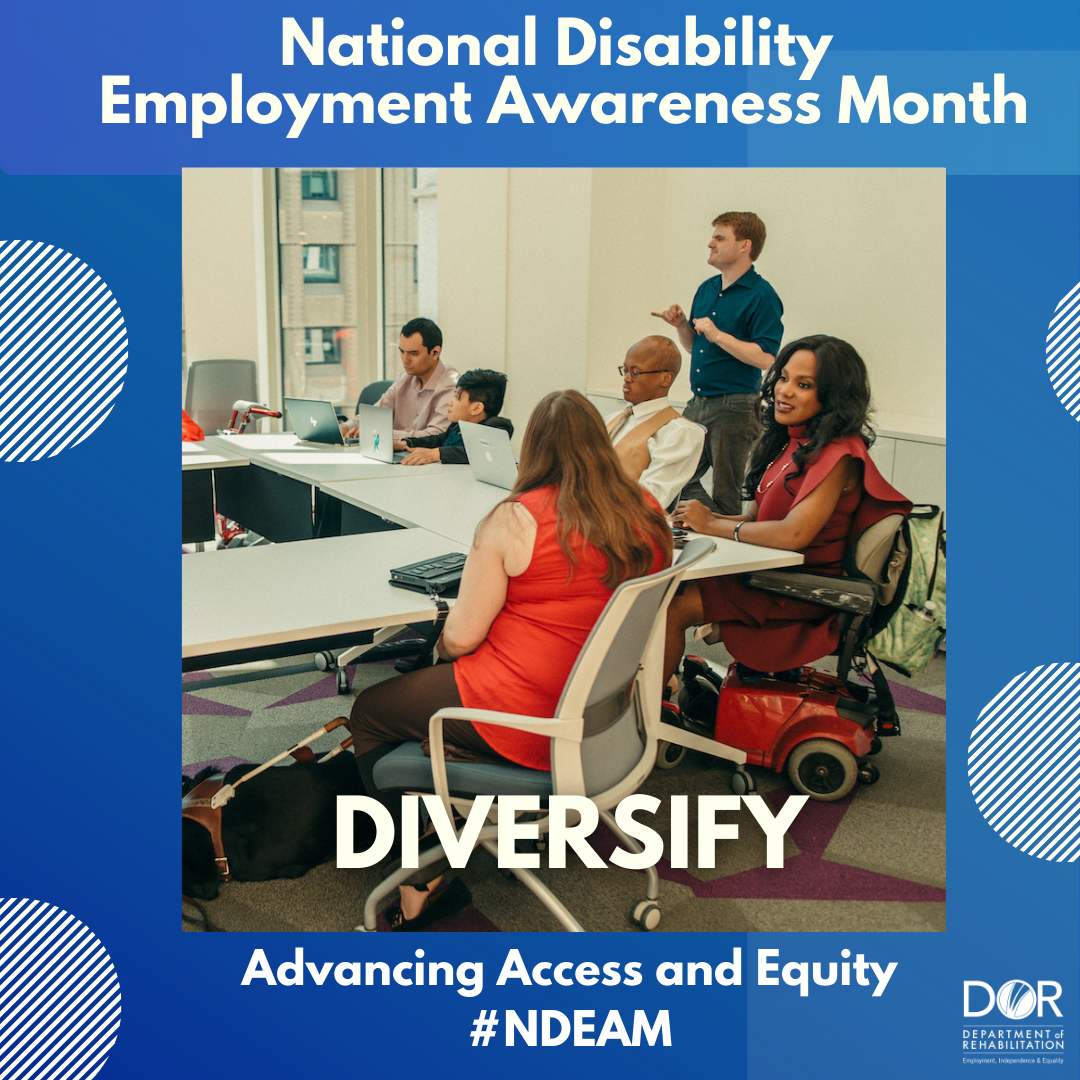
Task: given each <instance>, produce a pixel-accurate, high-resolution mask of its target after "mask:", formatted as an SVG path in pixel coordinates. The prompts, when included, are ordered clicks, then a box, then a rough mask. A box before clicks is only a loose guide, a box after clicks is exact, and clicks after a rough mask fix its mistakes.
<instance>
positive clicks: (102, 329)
mask: <svg viewBox="0 0 1080 1080" xmlns="http://www.w3.org/2000/svg"><path fill="white" fill-rule="evenodd" d="M127 358H128V348H127V331H126V330H125V328H124V318H123V316H122V315H121V313H120V308H119V306H118V305H117V303H116V300H115V299H114V298H113V295H112V293H111V292H110V291H109V287H108V285H106V284H105V282H104V281H102V280H101V278H99V277H98V276H97V274H95V273H94V271H93V270H91V269H90V267H89V266H87V265H86V264H85V263H84V262H82V261H81V260H79V259H77V258H76V257H75V256H74V255H72V254H70V253H69V252H67V251H64V250H62V249H61V248H58V247H53V246H52V245H51V244H43V243H40V242H39V241H35V240H0V461H38V460H39V459H41V458H45V457H55V456H56V455H57V454H59V453H60V451H61V450H64V449H65V448H66V447H68V446H74V445H75V444H76V443H80V442H82V441H83V439H85V438H86V437H87V436H88V435H89V434H90V433H91V432H92V431H93V430H94V429H95V428H97V427H98V425H100V424H101V422H102V421H103V420H104V419H105V417H106V416H108V415H109V413H110V411H111V410H112V406H113V401H114V400H115V399H116V396H117V394H119V393H120V391H121V390H122V389H123V386H124V375H125V374H126V373H127Z"/></svg>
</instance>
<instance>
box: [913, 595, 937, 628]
mask: <svg viewBox="0 0 1080 1080" xmlns="http://www.w3.org/2000/svg"><path fill="white" fill-rule="evenodd" d="M911 611H912V613H913V614H914V615H915V617H916V618H918V619H922V621H923V622H928V623H932V622H934V621H935V620H936V619H937V604H935V603H934V601H933V600H927V601H926V603H925V604H923V606H922V607H921V608H915V607H912V608H911Z"/></svg>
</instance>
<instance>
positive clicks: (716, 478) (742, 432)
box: [681, 393, 761, 514]
mask: <svg viewBox="0 0 1080 1080" xmlns="http://www.w3.org/2000/svg"><path fill="white" fill-rule="evenodd" d="M683 416H685V417H686V418H687V420H694V421H696V422H697V423H699V424H701V425H702V426H704V428H705V429H706V432H707V433H706V435H705V446H704V447H703V448H702V451H701V460H700V461H699V462H698V466H697V469H696V470H695V471H694V475H693V476H692V477H691V478H690V481H689V483H688V484H687V485H686V487H685V488H683V492H682V496H681V497H682V498H683V499H699V500H700V501H701V502H703V503H704V504H705V505H706V506H707V507H708V508H709V509H710V510H714V511H716V513H718V514H740V513H742V483H743V478H744V477H745V475H746V461H747V458H748V457H749V456H750V448H751V447H752V446H753V445H754V442H755V441H756V440H757V437H758V436H759V435H760V434H761V395H760V394H756V393H755V394H720V395H719V396H717V397H707V398H703V397H694V398H692V399H691V400H690V402H689V404H688V405H687V406H686V410H685V411H684V412H683ZM710 468H711V469H712V471H713V475H712V491H711V492H707V491H706V490H705V489H704V488H703V487H702V485H701V478H702V477H703V476H704V475H705V473H706V472H707V471H708V470H709V469H710Z"/></svg>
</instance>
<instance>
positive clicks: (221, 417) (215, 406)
mask: <svg viewBox="0 0 1080 1080" xmlns="http://www.w3.org/2000/svg"><path fill="white" fill-rule="evenodd" d="M241 399H243V400H245V401H257V400H258V379H257V374H256V370H255V361H254V360H194V361H192V362H191V364H189V365H188V375H187V390H186V393H185V395H184V409H185V411H186V412H187V414H188V416H190V417H191V418H192V419H193V420H194V421H195V423H197V424H198V425H199V427H201V428H202V429H203V431H205V432H206V434H207V435H216V434H217V432H218V429H219V428H227V427H228V426H229V420H230V418H231V417H232V412H233V402H234V401H238V400H241Z"/></svg>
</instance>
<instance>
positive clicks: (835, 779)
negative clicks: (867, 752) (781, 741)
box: [787, 739, 859, 802]
mask: <svg viewBox="0 0 1080 1080" xmlns="http://www.w3.org/2000/svg"><path fill="white" fill-rule="evenodd" d="M787 772H788V778H789V779H790V780H791V783H792V784H793V785H794V787H795V790H796V791H798V792H800V793H801V794H803V795H809V796H810V798H811V799H815V800H816V801H817V802H836V800H837V799H842V798H843V797H844V796H845V795H846V794H847V793H848V792H849V791H851V789H852V788H853V787H854V786H855V781H856V780H857V779H858V776H859V764H858V762H857V761H856V760H855V755H854V754H853V753H852V752H851V751H850V750H849V749H848V748H847V747H846V746H841V745H840V743H838V742H833V741H832V739H808V740H807V741H806V742H804V743H799V745H798V746H796V747H795V749H794V750H792V751H791V753H790V755H789V756H788V760H787Z"/></svg>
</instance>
